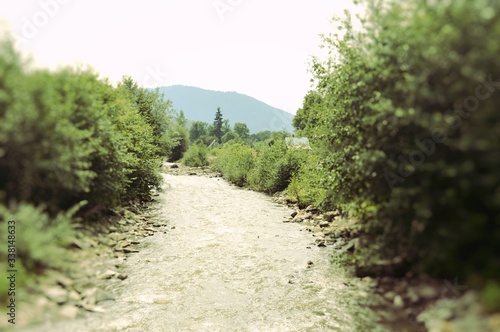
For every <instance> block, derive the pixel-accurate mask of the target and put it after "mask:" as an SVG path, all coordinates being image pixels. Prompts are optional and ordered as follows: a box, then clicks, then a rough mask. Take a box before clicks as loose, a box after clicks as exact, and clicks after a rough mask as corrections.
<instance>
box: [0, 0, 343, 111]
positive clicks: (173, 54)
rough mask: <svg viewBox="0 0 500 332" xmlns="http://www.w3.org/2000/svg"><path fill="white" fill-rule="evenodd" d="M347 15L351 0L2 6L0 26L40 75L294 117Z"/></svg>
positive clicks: (26, 1) (90, 0)
mask: <svg viewBox="0 0 500 332" xmlns="http://www.w3.org/2000/svg"><path fill="white" fill-rule="evenodd" d="M347 7H352V4H351V1H350V0H340V1H336V0H309V1H306V0H163V1H161V0H141V1H138V0H136V1H131V0H122V1H119V0H100V1H98V0H22V1H14V0H11V1H2V2H1V3H0V20H3V21H6V22H7V24H8V26H10V29H11V30H12V31H13V32H14V34H15V35H17V36H18V37H20V38H21V39H20V40H21V42H20V44H19V45H20V46H21V48H22V49H23V50H24V51H25V52H27V53H30V54H32V55H33V57H34V59H35V61H36V63H37V65H40V66H44V67H50V68H55V67H57V66H59V65H66V64H88V65H90V66H91V67H93V68H94V69H95V70H97V71H98V72H99V73H100V74H101V75H102V76H103V77H108V78H110V79H111V81H112V82H116V81H118V80H120V78H121V77H122V76H123V75H129V76H132V77H133V78H134V79H135V80H136V81H138V82H139V84H141V85H143V86H147V87H151V86H168V85H174V84H184V85H192V86H197V87H201V88H205V89H211V90H220V91H237V92H240V93H244V94H247V95H250V96H252V97H255V98H257V99H260V100H262V101H264V102H266V103H268V104H270V105H271V106H274V107H278V108H281V109H283V110H285V111H288V112H290V113H295V111H296V110H297V109H298V108H299V107H301V105H302V99H303V97H304V95H305V94H306V92H307V91H308V90H309V87H310V82H309V80H310V74H309V73H308V68H309V65H308V62H309V60H310V59H311V56H312V55H316V54H319V53H320V52H321V51H320V48H319V45H320V38H319V34H320V33H326V32H329V31H331V29H332V27H331V24H330V18H331V17H332V16H334V15H336V14H337V15H340V14H342V12H343V10H344V8H347ZM216 8H219V9H218V10H217V9H216ZM0 29H3V30H5V26H3V27H2V26H0Z"/></svg>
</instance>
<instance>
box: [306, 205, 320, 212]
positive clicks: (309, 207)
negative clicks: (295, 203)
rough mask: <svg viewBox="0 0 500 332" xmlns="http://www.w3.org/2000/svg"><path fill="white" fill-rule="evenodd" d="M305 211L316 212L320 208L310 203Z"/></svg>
mask: <svg viewBox="0 0 500 332" xmlns="http://www.w3.org/2000/svg"><path fill="white" fill-rule="evenodd" d="M305 211H306V212H313V213H315V212H318V209H317V208H315V207H314V206H313V205H309V206H308V207H306V210H305Z"/></svg>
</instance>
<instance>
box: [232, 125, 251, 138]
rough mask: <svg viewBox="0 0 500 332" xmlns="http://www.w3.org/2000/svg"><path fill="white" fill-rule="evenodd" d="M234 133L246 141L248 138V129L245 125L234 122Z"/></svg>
mask: <svg viewBox="0 0 500 332" xmlns="http://www.w3.org/2000/svg"><path fill="white" fill-rule="evenodd" d="M233 130H234V133H235V134H236V135H238V137H240V138H241V139H242V140H244V141H246V140H247V139H248V138H249V137H250V129H248V126H247V125H246V124H245V123H241V122H236V123H235V124H234V126H233Z"/></svg>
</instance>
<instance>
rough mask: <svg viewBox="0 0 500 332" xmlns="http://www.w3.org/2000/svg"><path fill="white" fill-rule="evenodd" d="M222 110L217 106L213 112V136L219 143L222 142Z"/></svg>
mask: <svg viewBox="0 0 500 332" xmlns="http://www.w3.org/2000/svg"><path fill="white" fill-rule="evenodd" d="M222 125H223V120H222V112H221V110H220V107H217V112H215V120H214V136H215V137H216V138H217V141H218V142H219V144H220V143H221V142H222Z"/></svg>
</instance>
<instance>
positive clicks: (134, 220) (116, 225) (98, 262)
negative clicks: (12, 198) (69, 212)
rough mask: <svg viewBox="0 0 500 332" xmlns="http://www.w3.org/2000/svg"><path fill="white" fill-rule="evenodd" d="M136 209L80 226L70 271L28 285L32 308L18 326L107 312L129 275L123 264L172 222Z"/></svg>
mask: <svg viewBox="0 0 500 332" xmlns="http://www.w3.org/2000/svg"><path fill="white" fill-rule="evenodd" d="M150 211H154V209H150ZM135 212H136V213H134V212H132V211H131V210H122V211H121V212H120V214H121V216H117V217H116V218H114V219H115V220H114V221H110V222H108V224H94V225H91V226H85V228H84V229H80V230H79V232H78V234H77V237H76V238H74V239H72V240H71V243H70V250H69V251H68V253H69V257H68V266H69V268H68V270H66V271H55V270H50V269H48V270H45V271H44V273H43V275H41V276H38V277H37V278H36V279H35V280H32V281H30V282H29V284H28V285H27V286H26V287H25V290H24V291H23V292H22V294H21V295H22V297H21V298H20V301H22V306H21V308H29V310H28V309H26V310H25V311H24V310H23V311H22V312H20V314H19V315H18V317H19V319H18V321H17V322H16V326H17V327H22V326H28V325H33V324H39V323H43V322H48V321H53V320H56V319H61V318H62V319H75V318H76V317H78V316H79V315H81V314H82V313H83V312H85V311H88V312H103V311H104V309H103V307H102V305H101V304H104V303H105V301H112V300H114V298H115V297H114V295H113V291H112V289H114V286H116V285H117V283H121V282H122V281H123V280H126V279H127V278H128V275H127V274H125V273H123V271H122V265H123V263H124V261H126V260H127V258H128V256H129V255H131V254H134V253H138V252H139V251H140V245H141V239H143V238H144V237H148V236H152V235H154V234H155V233H157V232H166V227H165V226H166V222H165V221H164V220H162V219H161V218H160V217H159V216H157V215H155V214H152V213H151V212H148V211H146V212H144V211H140V209H136V211H135ZM0 328H2V325H1V324H0Z"/></svg>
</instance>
